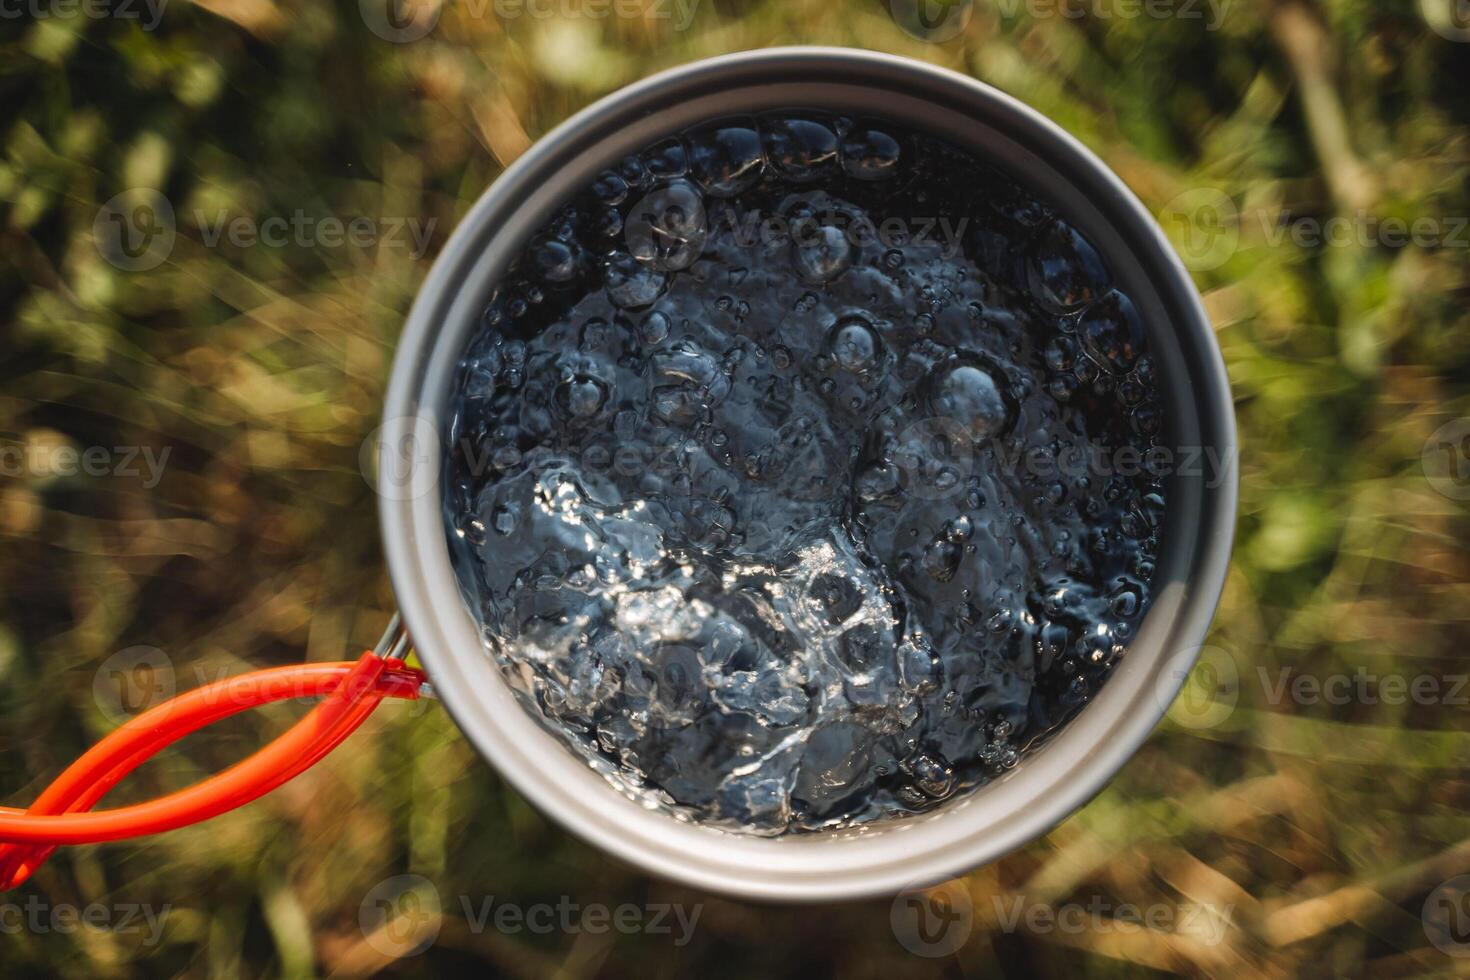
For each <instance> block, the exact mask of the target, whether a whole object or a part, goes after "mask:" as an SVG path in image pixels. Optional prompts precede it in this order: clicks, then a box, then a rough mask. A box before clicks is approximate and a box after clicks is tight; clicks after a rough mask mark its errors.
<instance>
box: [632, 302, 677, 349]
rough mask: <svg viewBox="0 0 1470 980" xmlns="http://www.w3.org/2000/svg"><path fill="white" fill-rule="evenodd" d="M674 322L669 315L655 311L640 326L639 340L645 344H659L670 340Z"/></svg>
mask: <svg viewBox="0 0 1470 980" xmlns="http://www.w3.org/2000/svg"><path fill="white" fill-rule="evenodd" d="M672 329H673V322H672V321H671V320H670V319H669V315H668V314H667V313H662V312H660V311H658V310H654V311H653V312H652V313H649V314H648V315H647V316H645V317H644V318H643V319H642V321H641V322H640V323H639V324H638V339H639V340H641V341H643V343H645V344H650V345H652V344H659V343H662V342H663V341H664V340H665V339H667V338H668V336H669V332H670V330H672Z"/></svg>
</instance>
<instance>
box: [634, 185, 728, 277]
mask: <svg viewBox="0 0 1470 980" xmlns="http://www.w3.org/2000/svg"><path fill="white" fill-rule="evenodd" d="M624 230H625V233H626V236H627V239H628V250H629V252H631V253H632V255H633V257H634V258H636V259H637V260H638V261H639V262H642V263H644V264H646V265H648V266H649V267H651V268H654V269H657V270H659V271H661V272H674V271H678V270H681V269H687V268H689V267H690V266H691V265H693V264H694V263H695V261H696V260H697V259H698V258H699V256H700V254H701V253H702V252H703V251H704V243H705V239H706V238H707V236H708V224H707V218H706V216H705V209H704V198H703V197H702V196H701V195H700V193H699V190H698V189H697V188H695V186H694V185H693V184H691V183H690V182H689V181H687V180H676V181H673V182H672V183H670V184H668V185H667V186H665V187H660V188H659V189H658V190H656V191H653V192H652V193H650V194H648V195H647V196H646V197H644V198H642V199H641V200H639V202H638V203H637V204H635V205H633V207H632V209H631V210H630V211H629V212H628V217H627V220H626V223H625V229H624Z"/></svg>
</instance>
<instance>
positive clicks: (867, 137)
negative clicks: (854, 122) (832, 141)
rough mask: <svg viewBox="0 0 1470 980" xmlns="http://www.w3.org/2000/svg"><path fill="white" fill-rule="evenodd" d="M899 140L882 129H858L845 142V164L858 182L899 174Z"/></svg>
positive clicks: (843, 150)
mask: <svg viewBox="0 0 1470 980" xmlns="http://www.w3.org/2000/svg"><path fill="white" fill-rule="evenodd" d="M901 153H902V151H901V149H900V147H899V143H898V140H897V139H895V138H894V137H892V136H890V135H889V134H888V133H885V132H883V131H882V130H878V129H869V128H866V127H864V128H861V129H854V130H852V131H851V132H849V133H848V134H847V136H846V137H845V138H844V139H843V141H842V165H843V168H844V169H845V170H846V171H847V173H848V175H849V176H851V177H856V178H857V179H858V180H882V179H883V178H885V177H891V176H893V174H895V173H896V172H897V171H898V161H899V157H900V156H901Z"/></svg>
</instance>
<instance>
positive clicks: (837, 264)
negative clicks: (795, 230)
mask: <svg viewBox="0 0 1470 980" xmlns="http://www.w3.org/2000/svg"><path fill="white" fill-rule="evenodd" d="M791 250H792V258H793V259H794V261H795V263H796V271H797V273H798V274H799V275H800V276H801V277H802V278H803V279H805V280H806V281H807V282H810V283H828V282H831V281H832V280H834V279H836V278H837V277H838V276H840V275H842V274H843V273H844V272H846V271H847V270H848V269H850V268H851V267H852V242H850V241H848V238H847V234H846V232H844V231H843V230H842V229H841V228H838V227H836V226H835V225H818V226H816V227H814V228H813V227H810V226H808V227H807V228H805V229H803V230H802V231H801V232H800V233H799V234H797V235H796V236H795V238H794V240H793V241H792V245H791Z"/></svg>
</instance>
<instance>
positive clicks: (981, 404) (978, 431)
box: [929, 359, 1011, 442]
mask: <svg viewBox="0 0 1470 980" xmlns="http://www.w3.org/2000/svg"><path fill="white" fill-rule="evenodd" d="M929 404H930V407H932V408H933V409H934V411H935V412H936V413H937V414H939V415H942V416H945V417H947V418H951V419H954V420H955V421H957V422H958V423H959V424H960V425H961V426H963V427H964V429H965V431H966V432H967V433H968V434H969V436H970V438H971V439H973V440H974V441H976V442H980V441H982V440H984V439H988V438H991V437H993V436H998V435H1001V434H1003V433H1004V432H1005V431H1006V429H1007V427H1008V426H1009V425H1010V416H1011V410H1010V406H1009V404H1008V397H1007V395H1006V394H1004V393H1003V391H1002V388H1001V385H1000V384H999V383H997V381H996V378H995V375H994V374H993V373H992V372H991V371H988V370H986V368H985V367H984V366H982V365H981V364H979V363H975V362H971V361H967V360H958V359H956V360H951V361H950V362H948V363H945V364H942V365H940V366H939V368H937V369H936V373H935V375H934V377H933V378H932V379H931V381H930V388H929Z"/></svg>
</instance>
